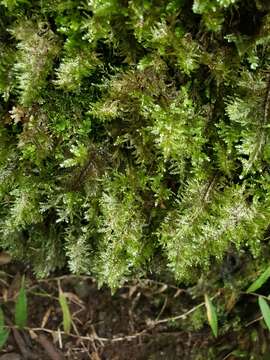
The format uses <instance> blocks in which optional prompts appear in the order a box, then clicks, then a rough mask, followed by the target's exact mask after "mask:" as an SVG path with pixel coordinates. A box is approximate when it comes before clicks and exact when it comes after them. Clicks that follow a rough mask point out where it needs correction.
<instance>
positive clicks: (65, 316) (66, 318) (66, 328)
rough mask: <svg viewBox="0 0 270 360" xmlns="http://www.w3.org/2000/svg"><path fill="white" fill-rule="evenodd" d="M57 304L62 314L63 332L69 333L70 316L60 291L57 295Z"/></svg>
mask: <svg viewBox="0 0 270 360" xmlns="http://www.w3.org/2000/svg"><path fill="white" fill-rule="evenodd" d="M59 303H60V306H61V309H62V313H63V326H64V331H65V332H66V333H67V334H68V333H70V328H71V315H70V311H69V307H68V303H67V298H66V296H65V294H64V293H63V292H62V291H60V293H59Z"/></svg>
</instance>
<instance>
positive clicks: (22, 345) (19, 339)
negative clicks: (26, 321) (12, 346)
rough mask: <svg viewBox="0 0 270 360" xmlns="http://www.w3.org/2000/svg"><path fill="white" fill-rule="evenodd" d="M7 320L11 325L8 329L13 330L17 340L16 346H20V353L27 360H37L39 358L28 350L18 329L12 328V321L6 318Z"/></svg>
mask: <svg viewBox="0 0 270 360" xmlns="http://www.w3.org/2000/svg"><path fill="white" fill-rule="evenodd" d="M5 320H6V322H7V324H8V325H9V326H8V327H9V328H11V330H12V333H13V337H14V340H15V342H16V344H17V345H18V348H19V349H20V352H21V354H22V355H23V357H24V358H25V359H37V357H36V356H35V355H34V354H32V353H31V352H30V351H29V350H28V349H27V348H26V346H25V342H24V340H23V337H22V336H21V334H20V333H19V331H18V329H17V327H16V326H12V322H11V321H10V319H9V318H8V317H7V316H5Z"/></svg>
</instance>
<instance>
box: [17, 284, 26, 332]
mask: <svg viewBox="0 0 270 360" xmlns="http://www.w3.org/2000/svg"><path fill="white" fill-rule="evenodd" d="M15 324H16V325H17V326H18V327H19V328H23V327H25V326H26V324H27V297H26V291H25V287H24V279H23V280H22V285H21V288H20V291H19V294H18V297H17V300H16V304H15Z"/></svg>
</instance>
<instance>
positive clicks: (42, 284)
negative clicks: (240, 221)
mask: <svg viewBox="0 0 270 360" xmlns="http://www.w3.org/2000/svg"><path fill="white" fill-rule="evenodd" d="M23 274H24V276H25V287H26V291H27V301H28V305H27V307H28V322H27V326H26V327H25V328H24V329H23V330H19V329H18V328H17V327H15V326H14V305H15V302H16V297H17V295H18V291H19V289H20V286H21V280H22V275H23ZM0 286H1V288H0V290H1V303H2V309H3V311H4V314H5V322H6V324H7V325H8V327H9V328H10V336H9V339H8V342H7V343H6V345H5V346H4V348H3V349H2V351H1V352H0V360H22V359H40V360H42V359H44V360H45V359H46V360H47V359H53V360H62V359H72V360H76V359H93V360H101V359H102V360H103V359H104V360H106V359H108V360H125V359H127V360H133V359H134V360H144V359H149V360H155V359H158V360H162V359H166V360H174V359H195V360H197V359H198V360H200V359H204V360H205V359H209V360H210V359H216V360H219V359H220V360H226V359H227V360H234V359H240V358H242V359H252V358H251V357H249V355H248V354H250V351H251V350H252V351H254V349H255V348H256V347H258V354H261V355H258V358H256V360H257V359H268V358H267V357H265V356H267V352H268V351H267V350H266V349H267V346H268V345H267V342H269V338H268V333H267V331H266V330H264V329H263V328H262V326H261V325H259V323H258V321H255V322H254V323H253V324H251V325H249V324H248V323H247V322H246V323H247V325H248V327H247V328H246V329H244V328H243V331H241V329H240V330H239V331H238V332H237V333H234V332H232V331H231V330H230V329H228V331H227V333H226V332H225V333H224V332H223V334H221V335H220V336H219V337H218V338H217V339H215V338H214V337H213V335H212V334H211V330H210V328H209V326H208V324H207V322H206V321H205V309H204V304H203V299H201V300H202V302H199V301H198V299H196V300H194V298H193V297H192V292H190V291H188V290H186V289H180V288H178V287H177V286H175V285H170V284H166V283H162V282H159V281H157V280H155V279H142V280H140V281H137V282H133V283H128V284H126V285H125V286H123V287H122V288H120V289H119V290H118V291H117V292H116V293H115V294H113V295H112V294H111V291H110V290H109V289H107V288H104V287H103V288H101V289H98V286H97V284H96V282H95V281H94V279H92V278H91V277H88V276H72V275H69V274H56V275H55V276H54V277H51V278H48V279H43V280H37V279H36V278H35V277H34V276H33V274H32V273H31V271H30V269H26V268H25V267H23V266H21V265H18V264H8V265H6V266H2V268H1V273H0ZM59 291H60V292H61V291H62V292H63V293H64V295H65V297H66V299H67V302H68V306H69V310H70V313H71V314H72V327H71V331H70V334H69V335H67V334H65V332H64V331H63V315H62V310H61V306H60V304H59ZM222 291H223V290H222V289H220V292H222ZM219 295H220V294H219V293H218V294H217V296H219ZM248 304H249V307H250V306H252V302H250V301H248ZM240 306H241V307H243V308H244V306H243V304H240ZM255 315H256V314H252V316H251V318H252V317H253V318H254V317H255V318H256V316H255ZM196 324H197V325H196ZM196 328H197V329H196ZM255 328H256V329H257V330H256V334H257V335H256V336H257V338H255V335H254V329H255ZM252 331H253V335H250V334H252ZM258 334H259V335H258ZM252 336H253V338H252ZM252 339H253V340H252ZM263 347H264V350H262V348H263ZM254 359H255V357H254Z"/></svg>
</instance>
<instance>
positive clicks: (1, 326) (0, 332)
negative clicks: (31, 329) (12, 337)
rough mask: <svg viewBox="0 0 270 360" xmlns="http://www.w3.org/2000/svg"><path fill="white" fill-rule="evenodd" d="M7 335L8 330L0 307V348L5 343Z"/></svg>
mask: <svg viewBox="0 0 270 360" xmlns="http://www.w3.org/2000/svg"><path fill="white" fill-rule="evenodd" d="M8 336H9V331H8V330H7V329H6V328H5V320H4V313H3V310H2V309H1V307H0V349H2V347H3V346H4V345H5V343H6V341H7V339H8Z"/></svg>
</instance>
